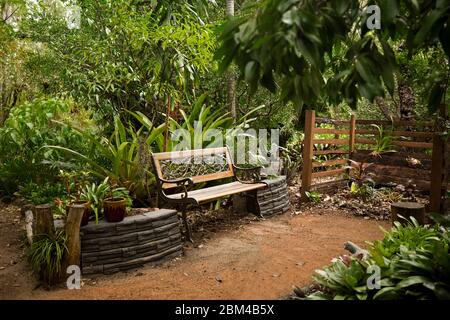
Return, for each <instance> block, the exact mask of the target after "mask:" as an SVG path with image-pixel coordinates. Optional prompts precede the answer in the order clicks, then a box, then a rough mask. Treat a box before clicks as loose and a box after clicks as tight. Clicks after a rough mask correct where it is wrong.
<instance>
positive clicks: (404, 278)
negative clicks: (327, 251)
mask: <svg viewBox="0 0 450 320" xmlns="http://www.w3.org/2000/svg"><path fill="white" fill-rule="evenodd" d="M449 245H450V231H449V229H447V228H445V227H443V226H435V227H430V226H420V225H419V224H418V223H417V221H416V220H415V219H414V218H411V222H409V223H408V224H407V225H405V226H403V225H401V224H399V223H396V224H395V225H394V227H393V228H392V230H391V231H390V232H385V237H384V239H383V240H381V241H376V242H374V243H373V244H371V245H370V248H369V256H368V258H367V259H364V260H361V259H359V258H356V257H348V256H344V257H341V258H340V259H336V260H334V261H333V262H332V264H331V265H330V266H328V267H325V268H324V269H323V270H317V271H316V275H315V276H314V280H315V281H316V282H317V283H318V284H319V285H320V286H321V290H320V291H318V292H315V293H313V294H311V295H309V296H308V297H307V299H336V300H337V299H450V254H449ZM369 266H375V267H377V268H379V270H380V271H381V275H380V276H381V279H379V280H380V281H379V285H380V287H379V288H371V287H370V288H369V286H368V280H369V277H370V276H371V273H368V272H367V271H366V270H368V267H369Z"/></svg>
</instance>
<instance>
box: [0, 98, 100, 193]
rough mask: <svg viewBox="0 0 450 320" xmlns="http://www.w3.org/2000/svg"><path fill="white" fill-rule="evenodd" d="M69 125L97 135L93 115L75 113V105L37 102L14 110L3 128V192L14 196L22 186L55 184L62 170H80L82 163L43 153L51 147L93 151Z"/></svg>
mask: <svg viewBox="0 0 450 320" xmlns="http://www.w3.org/2000/svg"><path fill="white" fill-rule="evenodd" d="M56 121H65V122H67V123H71V124H72V125H74V126H82V127H83V128H84V129H85V130H86V131H89V132H93V133H94V132H97V130H96V127H95V125H94V123H93V122H92V121H91V118H90V115H89V112H86V111H83V110H82V109H79V108H77V109H75V105H74V103H73V102H70V101H66V100H58V99H37V100H34V101H32V102H30V103H25V104H22V105H20V106H17V107H14V108H13V109H12V110H11V112H10V115H9V117H8V119H7V120H6V121H5V123H4V125H3V127H1V128H0V191H1V192H2V193H4V194H12V193H14V192H15V191H17V188H18V186H20V185H21V184H27V183H29V182H34V183H45V182H54V181H55V177H56V175H57V172H58V168H60V167H61V166H64V167H67V168H72V169H76V168H80V165H81V164H80V163H76V162H73V161H72V160H71V159H68V158H65V157H64V156H63V155H62V154H61V153H58V152H54V151H53V150H43V149H42V147H43V146H45V145H49V144H58V145H61V146H64V147H70V148H72V149H74V150H78V151H81V152H84V151H87V150H90V148H91V147H90V145H89V144H88V143H87V141H83V140H81V139H80V137H79V135H78V134H76V132H75V131H74V130H73V129H72V128H71V127H69V126H60V125H58V124H57V123H56Z"/></svg>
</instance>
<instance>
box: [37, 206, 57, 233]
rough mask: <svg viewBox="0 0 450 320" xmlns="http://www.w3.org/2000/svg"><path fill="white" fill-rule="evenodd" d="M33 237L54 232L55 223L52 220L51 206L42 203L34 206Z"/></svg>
mask: <svg viewBox="0 0 450 320" xmlns="http://www.w3.org/2000/svg"><path fill="white" fill-rule="evenodd" d="M34 214H35V217H34V232H33V235H34V238H36V237H39V236H40V235H43V234H48V235H53V234H55V225H54V221H53V213H52V206H51V205H49V204H44V205H40V206H36V207H35V209H34Z"/></svg>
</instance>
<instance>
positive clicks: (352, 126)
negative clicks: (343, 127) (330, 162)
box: [348, 114, 356, 158]
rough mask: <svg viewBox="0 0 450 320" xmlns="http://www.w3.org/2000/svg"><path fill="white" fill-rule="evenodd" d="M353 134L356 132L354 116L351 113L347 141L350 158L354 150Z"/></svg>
mask: <svg viewBox="0 0 450 320" xmlns="http://www.w3.org/2000/svg"><path fill="white" fill-rule="evenodd" d="M355 134H356V117H355V115H354V114H352V116H351V118H350V135H349V142H348V151H349V155H350V158H351V155H352V153H353V152H355Z"/></svg>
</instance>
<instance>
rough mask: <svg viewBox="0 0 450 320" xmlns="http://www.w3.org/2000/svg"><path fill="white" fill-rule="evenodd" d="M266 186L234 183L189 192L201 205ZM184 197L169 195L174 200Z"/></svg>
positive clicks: (263, 184) (189, 195)
mask: <svg viewBox="0 0 450 320" xmlns="http://www.w3.org/2000/svg"><path fill="white" fill-rule="evenodd" d="M266 186H267V185H266V184H265V183H251V184H250V183H242V182H239V181H234V182H231V183H226V184H221V185H218V186H214V187H209V188H203V189H199V190H193V191H189V192H188V199H193V200H194V201H195V202H196V203H198V204H201V203H206V202H210V201H211V200H214V199H218V198H221V197H225V196H228V195H232V194H237V193H242V192H247V191H251V190H256V189H261V188H265V187H266ZM182 196H184V192H181V193H175V194H171V195H167V197H168V198H170V199H173V200H180V199H182Z"/></svg>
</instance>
